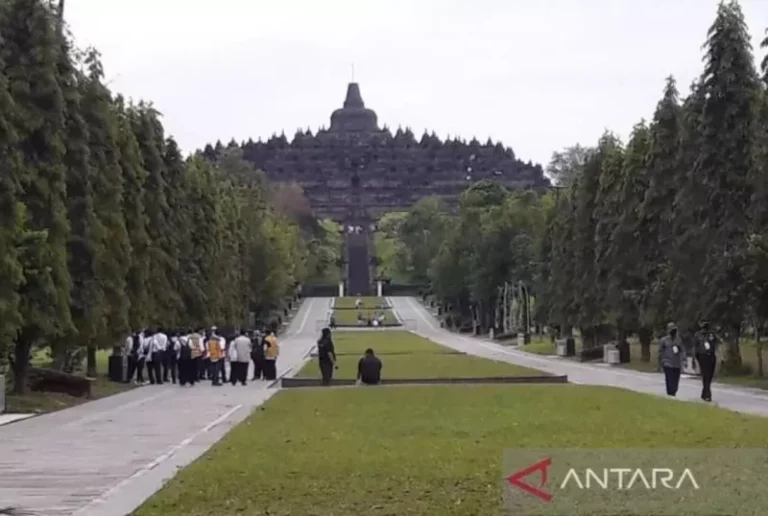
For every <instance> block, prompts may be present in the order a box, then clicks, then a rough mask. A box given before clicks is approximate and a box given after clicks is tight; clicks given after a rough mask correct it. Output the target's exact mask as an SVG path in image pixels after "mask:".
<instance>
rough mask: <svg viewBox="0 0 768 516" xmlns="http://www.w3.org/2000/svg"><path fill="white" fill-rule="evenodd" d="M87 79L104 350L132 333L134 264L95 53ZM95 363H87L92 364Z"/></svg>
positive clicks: (85, 108)
mask: <svg viewBox="0 0 768 516" xmlns="http://www.w3.org/2000/svg"><path fill="white" fill-rule="evenodd" d="M84 64H85V66H86V67H87V75H85V76H83V77H82V80H81V83H80V88H81V89H80V91H81V96H82V98H81V111H82V116H83V119H84V120H85V122H86V124H87V125H88V129H89V130H88V136H89V140H88V143H89V147H90V149H91V152H90V166H91V169H92V171H93V176H92V190H93V212H94V215H95V217H96V220H97V221H98V223H99V226H100V228H101V234H100V235H98V236H99V237H100V242H98V248H99V250H100V253H99V254H98V255H97V256H96V257H95V259H96V263H95V267H96V270H97V273H98V276H97V277H98V283H99V285H100V287H101V290H102V291H103V294H102V295H103V298H104V301H105V303H104V309H103V314H104V322H105V327H104V331H102V332H100V334H99V335H98V336H97V342H96V344H97V345H98V346H99V347H105V346H107V345H109V344H114V343H115V342H118V341H119V337H121V336H124V335H125V334H126V333H127V332H128V330H129V324H128V307H129V299H128V296H127V293H126V278H127V276H128V270H129V268H130V265H131V245H130V241H129V239H128V231H127V230H126V225H125V217H124V212H123V209H120V208H121V207H122V206H123V175H122V169H121V167H120V150H119V142H118V139H119V126H118V119H117V113H116V110H115V107H114V105H113V103H112V97H111V94H110V92H109V90H108V89H107V88H106V86H104V83H103V77H104V72H103V69H102V66H101V62H100V60H99V55H98V53H97V52H96V51H94V50H90V51H88V52H87V54H86V58H85V61H84ZM91 365H93V366H94V367H95V363H94V364H91V363H90V361H89V366H91Z"/></svg>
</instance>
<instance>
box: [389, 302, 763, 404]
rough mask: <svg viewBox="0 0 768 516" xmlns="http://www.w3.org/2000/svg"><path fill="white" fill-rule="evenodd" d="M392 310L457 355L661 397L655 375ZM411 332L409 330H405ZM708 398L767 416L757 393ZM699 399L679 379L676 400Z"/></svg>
mask: <svg viewBox="0 0 768 516" xmlns="http://www.w3.org/2000/svg"><path fill="white" fill-rule="evenodd" d="M390 299H391V300H392V304H393V305H394V309H395V310H396V311H397V312H398V313H399V315H400V317H402V318H403V320H406V321H413V322H414V323H415V327H416V328H415V330H413V331H414V332H415V333H417V334H418V335H421V336H422V337H426V338H428V339H431V340H433V341H435V342H437V343H439V344H442V345H444V346H448V347H450V348H453V349H455V350H457V351H464V352H466V353H470V354H473V355H477V356H481V357H485V358H490V359H494V360H502V361H505V362H510V363H514V364H518V365H521V366H527V367H532V368H535V369H539V370H541V371H546V372H548V373H553V374H558V375H568V379H569V381H570V382H571V383H582V384H590V385H607V386H611V387H622V388H624V389H630V390H633V391H637V392H644V393H648V394H656V395H659V396H665V393H664V378H663V377H662V376H661V375H660V374H656V373H643V372H637V371H631V370H627V369H623V368H615V367H611V366H600V365H591V364H581V363H578V362H574V361H572V360H570V359H565V358H559V357H549V356H542V355H535V354H532V353H526V352H524V351H519V350H517V349H510V348H509V347H506V346H502V345H500V344H495V343H493V342H490V341H484V340H482V339H477V338H472V337H465V336H462V335H458V334H455V333H451V332H448V331H446V330H443V329H442V328H440V325H439V323H438V322H437V320H436V319H435V318H434V317H433V316H432V315H431V314H430V313H429V312H428V311H427V310H426V309H425V308H424V307H423V306H422V305H421V304H419V302H418V301H417V300H416V299H414V298H410V297H392V298H390ZM408 329H412V328H408ZM712 395H713V398H714V400H715V401H714V402H715V404H717V405H718V406H720V407H723V408H728V409H731V410H735V411H738V412H745V413H750V414H757V415H761V416H768V393H767V392H766V391H762V390H759V389H749V388H740V387H731V386H727V385H722V384H713V386H712ZM700 397H701V381H700V380H699V379H698V378H683V379H681V381H680V390H679V392H678V394H677V398H678V399H681V400H686V401H695V402H698V403H704V402H702V401H701V400H700Z"/></svg>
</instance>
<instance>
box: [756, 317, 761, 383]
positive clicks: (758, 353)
mask: <svg viewBox="0 0 768 516" xmlns="http://www.w3.org/2000/svg"><path fill="white" fill-rule="evenodd" d="M755 352H756V353H757V371H755V374H756V375H757V377H758V378H762V377H763V343H762V341H761V340H760V325H759V324H755Z"/></svg>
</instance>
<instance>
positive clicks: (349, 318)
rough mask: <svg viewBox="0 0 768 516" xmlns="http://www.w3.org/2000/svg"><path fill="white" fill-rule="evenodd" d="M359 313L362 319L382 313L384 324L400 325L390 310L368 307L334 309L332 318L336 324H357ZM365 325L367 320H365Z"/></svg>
mask: <svg viewBox="0 0 768 516" xmlns="http://www.w3.org/2000/svg"><path fill="white" fill-rule="evenodd" d="M358 314H361V315H362V316H363V319H364V320H366V321H367V319H368V318H372V317H373V316H374V315H376V314H383V315H384V326H400V322H399V321H398V320H397V318H396V317H395V314H394V313H393V312H392V310H389V309H385V310H375V309H369V308H363V309H361V310H355V309H352V310H334V311H333V318H334V319H335V320H336V324H337V325H341V326H357V325H358V324H357V316H358ZM366 325H367V322H366Z"/></svg>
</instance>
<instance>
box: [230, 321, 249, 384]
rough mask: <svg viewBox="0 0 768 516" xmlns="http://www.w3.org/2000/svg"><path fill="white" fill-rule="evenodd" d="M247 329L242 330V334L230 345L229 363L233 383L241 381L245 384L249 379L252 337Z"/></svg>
mask: <svg viewBox="0 0 768 516" xmlns="http://www.w3.org/2000/svg"><path fill="white" fill-rule="evenodd" d="M246 333H247V332H246V331H245V330H240V335H239V336H238V337H237V338H236V339H235V340H233V341H232V344H230V345H229V352H230V353H229V363H230V364H231V365H232V370H231V371H230V372H229V379H230V380H231V381H232V385H235V384H237V382H240V383H241V384H243V385H245V384H246V382H247V380H248V364H250V363H251V349H252V343H251V339H249V338H248V335H247V334H246Z"/></svg>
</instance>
